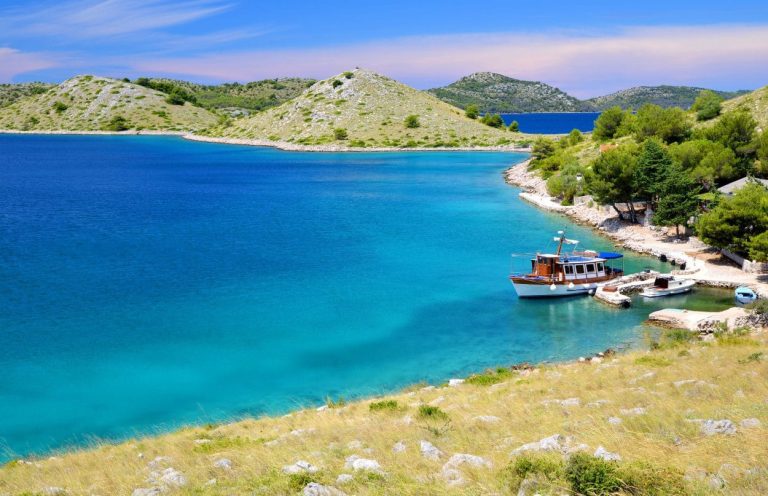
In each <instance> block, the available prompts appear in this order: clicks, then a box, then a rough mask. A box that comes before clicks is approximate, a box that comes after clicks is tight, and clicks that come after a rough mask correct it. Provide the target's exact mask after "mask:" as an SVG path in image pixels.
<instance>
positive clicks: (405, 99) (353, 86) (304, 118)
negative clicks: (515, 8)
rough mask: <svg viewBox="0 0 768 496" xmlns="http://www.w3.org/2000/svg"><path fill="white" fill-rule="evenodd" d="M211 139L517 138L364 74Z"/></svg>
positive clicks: (330, 82) (408, 143)
mask: <svg viewBox="0 0 768 496" xmlns="http://www.w3.org/2000/svg"><path fill="white" fill-rule="evenodd" d="M210 134H211V135H213V136H223V137H227V138H245V139H267V140H271V141H281V142H288V143H294V144H300V145H326V144H334V145H341V146H353V147H376V146H383V147H459V146H489V145H498V144H508V143H510V142H511V139H512V138H515V137H520V135H519V134H514V133H511V132H508V131H506V130H504V129H496V128H492V127H489V126H486V125H484V124H481V123H480V122H478V121H476V120H472V119H470V118H468V117H466V116H465V115H464V112H463V111H462V110H460V109H458V108H456V107H453V106H451V105H448V104H447V103H445V102H442V101H440V100H438V99H437V98H435V97H433V96H432V95H429V94H427V93H424V92H422V91H418V90H415V89H413V88H411V87H408V86H406V85H404V84H402V83H399V82H397V81H394V80H392V79H389V78H387V77H385V76H382V75H379V74H376V73H374V72H370V71H367V70H363V69H356V70H354V71H349V72H345V73H342V74H339V75H338V76H335V77H332V78H330V79H326V80H323V81H318V82H317V83H315V84H313V85H312V86H311V87H310V88H308V89H307V90H306V91H304V92H303V93H302V94H301V95H300V96H299V97H297V98H295V99H293V100H291V101H289V102H286V103H284V104H282V105H280V106H278V107H274V108H270V109H268V110H266V111H264V112H261V113H259V114H256V115H254V116H252V117H248V118H244V119H238V120H235V121H233V122H232V123H231V124H230V125H229V126H226V127H224V126H222V127H219V128H216V129H213V130H211V132H210Z"/></svg>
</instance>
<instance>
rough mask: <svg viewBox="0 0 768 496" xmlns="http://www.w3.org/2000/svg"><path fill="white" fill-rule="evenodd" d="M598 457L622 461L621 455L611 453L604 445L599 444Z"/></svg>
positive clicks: (596, 454) (596, 452)
mask: <svg viewBox="0 0 768 496" xmlns="http://www.w3.org/2000/svg"><path fill="white" fill-rule="evenodd" d="M594 456H595V457H596V458H602V459H603V460H606V461H609V462H620V461H621V455H619V454H618V453H611V452H610V451H608V450H607V449H605V448H603V447H602V446H598V447H597V449H596V450H595V455H594Z"/></svg>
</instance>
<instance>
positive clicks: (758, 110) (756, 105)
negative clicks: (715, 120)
mask: <svg viewBox="0 0 768 496" xmlns="http://www.w3.org/2000/svg"><path fill="white" fill-rule="evenodd" d="M737 110H747V111H748V112H749V113H750V114H752V117H753V118H754V119H755V120H756V121H757V123H758V124H759V126H760V127H761V128H762V129H766V128H768V86H764V87H762V88H760V89H757V90H755V91H752V92H750V93H747V94H745V95H741V96H739V97H736V98H732V99H731V100H727V101H725V102H723V112H733V111H737Z"/></svg>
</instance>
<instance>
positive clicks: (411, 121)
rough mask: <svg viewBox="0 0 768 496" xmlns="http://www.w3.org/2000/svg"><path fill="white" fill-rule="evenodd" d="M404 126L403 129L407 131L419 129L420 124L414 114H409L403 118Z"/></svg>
mask: <svg viewBox="0 0 768 496" xmlns="http://www.w3.org/2000/svg"><path fill="white" fill-rule="evenodd" d="M403 122H404V124H405V127H407V128H408V129H415V128H417V127H421V123H420V122H419V116H418V115H416V114H411V115H409V116H407V117H406V118H405V120H404V121H403Z"/></svg>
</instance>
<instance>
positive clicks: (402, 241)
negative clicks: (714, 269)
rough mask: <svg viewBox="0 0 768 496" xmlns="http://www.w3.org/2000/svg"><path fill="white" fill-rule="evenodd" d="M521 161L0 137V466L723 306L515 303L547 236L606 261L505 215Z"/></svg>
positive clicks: (554, 355) (547, 222)
mask: <svg viewBox="0 0 768 496" xmlns="http://www.w3.org/2000/svg"><path fill="white" fill-rule="evenodd" d="M524 158H525V156H524V155H521V154H511V153H485V152H402V153H399V152H398V153H346V154H343V153H298V152H284V151H278V150H273V149H267V148H255V147H245V146H224V145H216V144H209V143H198V142H189V141H185V140H183V139H180V138H175V137H159V136H152V137H147V136H143V137H135V136H134V137H131V136H44V135H23V136H22V135H18V136H12V135H0V233H1V234H2V235H1V236H0V260H1V263H0V295H2V298H0V444H2V446H3V447H4V448H5V454H4V455H2V456H0V459H9V458H10V457H12V456H20V455H26V454H29V453H37V454H40V453H45V452H47V451H48V450H52V449H57V448H62V447H66V446H72V445H76V446H79V445H83V443H86V442H87V441H88V440H89V439H92V438H93V437H98V438H107V439H121V438H125V437H126V436H131V435H135V434H151V433H153V432H156V431H158V430H159V431H162V430H167V429H171V428H174V427H176V426H179V425H183V424H186V423H194V422H209V421H222V420H227V419H234V418H238V417H241V416H244V415H261V414H278V413H282V412H286V411H288V410H291V409H294V408H297V407H301V406H309V405H319V404H321V403H322V402H323V401H324V399H325V398H326V397H332V398H338V397H340V396H343V397H344V398H346V399H351V398H356V397H361V396H365V395H375V394H378V393H383V392H387V391H392V390H395V389H398V388H401V387H404V386H406V385H409V384H413V383H417V382H419V381H428V382H432V383H438V382H441V381H445V380H446V379H448V378H450V377H458V376H464V375H467V374H470V373H472V372H474V371H480V370H482V369H484V368H486V367H490V366H495V365H503V364H511V363H517V362H522V361H531V362H540V361H545V360H550V361H553V360H565V359H572V358H575V357H577V356H579V355H581V354H587V353H594V352H597V351H601V350H603V349H605V348H607V347H615V346H617V345H620V344H623V343H626V344H632V343H637V342H639V341H640V340H642V333H643V328H642V321H643V320H644V319H645V318H646V317H647V315H648V313H649V312H650V311H652V310H653V309H655V308H657V307H660V306H674V305H681V304H686V302H687V304H689V306H691V305H705V306H714V307H718V306H722V305H725V304H726V303H724V301H717V300H718V299H721V298H722V294H720V293H717V292H708V291H706V290H701V291H698V292H697V293H695V294H693V295H690V296H683V297H680V299H677V300H665V301H664V302H653V303H650V304H643V303H642V302H638V304H637V305H635V306H634V307H633V308H631V309H629V310H618V309H612V308H608V307H605V306H603V305H600V304H598V303H597V302H595V301H593V300H592V299H590V298H588V297H584V298H576V299H568V300H558V301H522V300H518V299H517V298H516V296H515V294H514V291H513V289H512V287H511V285H510V284H509V282H508V281H507V275H508V273H509V272H510V270H525V269H526V268H527V267H528V266H529V262H528V258H527V256H524V255H523V254H531V253H534V252H536V250H539V249H543V248H545V247H546V246H547V244H548V243H549V240H550V239H551V238H552V236H553V235H554V233H555V232H556V231H557V230H559V229H563V228H566V229H567V232H568V237H570V238H576V239H580V240H581V241H582V243H583V245H584V246H586V247H590V248H595V249H608V248H610V247H611V246H610V244H609V243H608V242H607V241H606V240H603V239H601V238H599V237H597V236H596V235H595V234H593V233H592V232H591V231H590V230H588V229H586V228H582V227H579V226H577V225H573V224H571V223H569V221H567V220H566V219H564V218H563V217H560V216H556V215H553V214H548V213H544V212H541V211H539V210H536V209H534V208H532V207H530V206H529V205H526V204H524V203H523V202H521V201H520V200H519V198H518V196H517V190H516V189H514V188H511V187H509V186H507V185H506V184H505V183H504V181H503V179H502V176H501V173H502V172H503V170H504V169H506V168H507V167H509V166H510V165H512V164H513V163H515V162H518V161H520V160H522V159H524ZM511 253H512V254H519V255H520V256H513V257H510V254H511ZM646 266H651V267H654V268H661V267H663V266H662V265H660V264H659V262H657V261H655V260H653V259H650V258H644V257H639V256H634V255H631V254H628V256H627V257H626V268H627V270H628V271H636V270H640V269H642V268H645V267H646Z"/></svg>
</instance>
